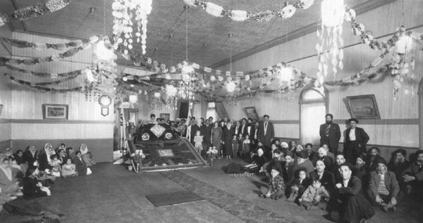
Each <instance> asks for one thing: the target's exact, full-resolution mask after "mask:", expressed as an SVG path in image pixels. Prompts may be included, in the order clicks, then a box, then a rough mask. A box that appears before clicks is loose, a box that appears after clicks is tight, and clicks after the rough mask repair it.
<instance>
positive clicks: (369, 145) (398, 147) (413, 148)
mask: <svg viewBox="0 0 423 223" xmlns="http://www.w3.org/2000/svg"><path fill="white" fill-rule="evenodd" d="M344 144H345V143H344V142H339V145H342V147H344ZM372 147H378V148H379V149H380V147H386V148H392V149H411V150H419V147H410V146H391V145H380V144H366V148H367V150H369V149H370V148H372Z"/></svg>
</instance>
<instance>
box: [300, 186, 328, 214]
mask: <svg viewBox="0 0 423 223" xmlns="http://www.w3.org/2000/svg"><path fill="white" fill-rule="evenodd" d="M328 198H329V192H328V191H327V190H326V189H325V186H322V184H321V182H320V180H318V179H316V180H314V181H313V184H312V185H310V186H309V187H308V188H307V189H306V190H305V191H304V193H303V196H301V198H300V199H298V201H299V202H300V204H301V206H303V207H305V209H306V210H310V208H311V207H313V206H317V207H319V208H321V209H323V210H326V206H327V203H326V199H328Z"/></svg>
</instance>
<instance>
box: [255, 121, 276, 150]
mask: <svg viewBox="0 0 423 223" xmlns="http://www.w3.org/2000/svg"><path fill="white" fill-rule="evenodd" d="M263 118H264V121H263V122H261V123H260V124H259V131H258V141H259V142H261V143H263V146H265V147H268V148H270V146H271V145H272V140H273V138H274V137H275V130H274V128H273V124H272V123H271V122H269V116H268V115H264V116H263Z"/></svg>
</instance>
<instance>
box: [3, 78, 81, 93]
mask: <svg viewBox="0 0 423 223" xmlns="http://www.w3.org/2000/svg"><path fill="white" fill-rule="evenodd" d="M9 78H10V80H12V81H14V82H15V83H18V84H21V85H25V86H28V87H31V88H34V89H37V90H41V91H47V92H54V93H66V92H81V91H82V87H75V88H69V89H55V88H49V87H42V86H36V85H35V86H34V85H32V83H31V82H27V81H23V80H17V79H15V78H14V77H12V76H9Z"/></svg>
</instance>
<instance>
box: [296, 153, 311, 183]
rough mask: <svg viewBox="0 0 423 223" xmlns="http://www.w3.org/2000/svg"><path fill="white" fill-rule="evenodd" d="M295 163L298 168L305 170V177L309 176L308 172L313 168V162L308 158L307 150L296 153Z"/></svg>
mask: <svg viewBox="0 0 423 223" xmlns="http://www.w3.org/2000/svg"><path fill="white" fill-rule="evenodd" d="M297 165H298V168H300V169H305V170H306V171H307V177H309V176H310V173H311V172H313V170H314V166H313V164H312V163H311V161H310V160H309V159H308V154H307V151H304V150H303V151H301V152H299V153H297Z"/></svg>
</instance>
